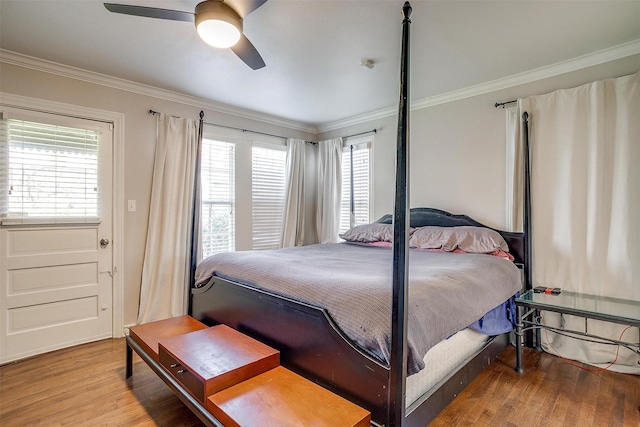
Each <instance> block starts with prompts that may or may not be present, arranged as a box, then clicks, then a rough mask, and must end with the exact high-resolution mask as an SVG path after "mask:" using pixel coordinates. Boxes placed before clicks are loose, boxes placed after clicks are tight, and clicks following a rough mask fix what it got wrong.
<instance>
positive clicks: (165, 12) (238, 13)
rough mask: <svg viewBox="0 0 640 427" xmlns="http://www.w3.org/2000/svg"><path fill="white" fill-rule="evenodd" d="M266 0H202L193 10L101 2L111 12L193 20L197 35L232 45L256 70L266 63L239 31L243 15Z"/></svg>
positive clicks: (213, 43) (218, 44)
mask: <svg viewBox="0 0 640 427" xmlns="http://www.w3.org/2000/svg"><path fill="white" fill-rule="evenodd" d="M266 2H267V0H249V1H233V0H231V1H230V3H233V4H234V5H235V6H236V7H235V8H233V7H231V6H230V5H228V4H227V3H225V2H224V0H205V1H203V2H202V3H199V4H198V5H197V6H196V9H195V11H194V12H193V13H191V12H182V11H179V10H171V9H158V8H156V7H146V6H134V5H128V4H117V3H104V7H106V8H107V10H109V11H110V12H114V13H122V14H125V15H135V16H145V17H148V18H157V19H168V20H171V21H186V22H195V24H196V29H197V31H198V35H199V36H200V38H202V40H203V41H204V42H205V43H207V44H209V45H211V46H214V47H219V48H231V50H232V51H233V53H235V54H236V55H237V56H238V58H240V59H241V60H242V61H244V63H245V64H247V65H248V66H249V67H251V68H252V69H254V70H258V69H260V68H262V67H264V66H265V63H264V60H263V59H262V57H261V56H260V54H259V53H258V51H257V50H256V48H255V47H254V46H253V44H252V43H251V42H250V41H249V39H247V37H245V35H244V34H242V19H243V18H244V17H245V16H247V15H248V14H249V13H251V12H253V11H254V10H256V9H257V8H259V7H260V6H262V5H263V4H264V3H266Z"/></svg>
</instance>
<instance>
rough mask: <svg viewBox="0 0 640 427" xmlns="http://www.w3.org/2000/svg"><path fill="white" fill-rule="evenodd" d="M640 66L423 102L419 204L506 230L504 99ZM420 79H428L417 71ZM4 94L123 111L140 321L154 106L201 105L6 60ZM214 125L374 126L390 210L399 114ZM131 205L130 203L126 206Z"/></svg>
mask: <svg viewBox="0 0 640 427" xmlns="http://www.w3.org/2000/svg"><path fill="white" fill-rule="evenodd" d="M638 70H640V55H635V56H632V57H628V58H624V59H621V60H617V61H613V62H610V63H606V64H602V65H598V66H594V67H591V68H588V69H584V70H580V71H576V72H572V73H567V74H563V75H560V76H556V77H553V78H549V79H545V80H541V81H538V82H535V83H529V84H526V85H521V86H516V87H513V88H510V89H505V90H500V91H496V92H493V93H488V94H484V95H480V96H476V97H473V98H468V99H464V100H460V101H456V102H451V103H447V104H442V105H437V106H433V107H428V108H423V109H420V110H416V111H413V112H412V113H411V152H410V161H411V189H412V190H411V194H410V201H411V206H431V207H436V208H441V209H445V210H448V211H451V212H453V213H467V214H469V215H471V216H473V217H474V218H476V219H477V220H479V221H481V222H484V223H486V224H487V225H490V226H494V227H499V228H504V227H505V223H506V215H505V210H506V207H505V180H506V167H505V165H506V157H505V153H506V151H505V138H506V136H505V113H504V111H503V110H501V109H495V108H494V107H493V104H494V103H495V102H496V101H507V100H511V99H515V98H518V97H520V98H522V97H526V96H529V95H536V94H542V93H547V92H550V91H553V90H555V89H560V88H568V87H574V86H578V85H581V84H584V83H587V82H590V81H594V80H598V79H602V78H607V77H617V76H621V75H625V74H630V73H633V72H635V71H638ZM412 78H413V79H416V78H424V77H420V76H413V77H412ZM0 92H7V93H11V94H16V95H22V96H28V97H33V98H38V99H46V100H52V101H57V102H63V103H67V104H73V105H79V106H87V107H91V108H96V109H102V110H108V111H116V112H120V113H123V114H124V115H125V147H124V161H125V165H124V170H125V177H124V179H125V192H124V193H125V194H124V198H125V200H131V199H135V200H136V201H137V212H133V213H131V212H125V219H124V228H125V229H124V233H125V242H124V251H125V265H124V266H123V268H122V269H121V270H120V271H123V272H124V275H125V278H124V282H125V295H124V297H125V307H124V313H125V316H124V317H125V318H124V323H125V324H132V323H134V322H135V319H136V318H137V309H138V302H139V292H140V277H141V274H142V261H143V254H144V245H145V236H146V229H147V218H148V215H149V199H150V194H151V176H152V168H153V156H154V150H155V121H156V119H155V118H154V117H153V116H150V115H149V114H148V113H147V111H148V110H149V109H153V110H156V111H162V112H166V113H170V114H173V115H176V116H183V117H193V118H197V117H198V113H199V111H200V109H201V108H199V107H197V106H189V105H185V104H182V103H178V102H172V101H167V100H164V99H159V98H154V97H151V96H144V95H139V94H135V93H132V92H128V91H124V90H117V89H113V88H109V87H106V86H102V85H97V84H92V83H87V82H84V81H80V80H75V79H71V78H66V77H61V76H58V75H53V74H48V73H44V72H41V71H36V70H32V69H28V68H22V67H19V66H15V65H8V64H0ZM205 120H206V121H207V122H212V123H219V124H225V125H228V126H236V127H240V128H244V129H252V130H256V131H261V132H267V133H272V134H276V135H282V136H286V137H295V138H302V139H306V140H314V141H317V140H319V139H327V138H332V137H336V136H345V135H350V134H354V133H359V132H364V131H368V130H371V129H373V128H376V129H377V130H378V132H377V134H376V136H375V142H374V145H373V172H374V176H373V182H374V186H375V188H374V194H373V212H372V217H373V219H377V218H379V217H380V216H382V215H383V214H385V213H389V212H392V208H393V197H394V194H393V191H394V183H395V164H394V159H395V143H396V131H397V129H396V127H397V122H396V120H397V119H396V117H386V118H383V119H379V120H374V121H369V122H364V123H360V124H358V125H354V126H349V127H345V128H341V129H336V130H332V131H330V132H324V133H322V134H320V135H312V134H309V133H305V132H301V131H298V130H294V129H289V128H286V127H283V126H276V125H271V124H266V123H263V122H259V121H253V120H249V119H245V118H241V117H237V116H232V115H228V114H222V113H218V112H215V111H210V110H207V109H205ZM313 153H315V149H314V147H312V146H308V147H307V167H308V168H309V170H315V158H314V156H313ZM308 177H309V178H310V179H309V180H308V181H307V186H306V187H307V189H309V190H310V191H308V192H307V196H306V199H307V219H308V221H307V228H306V230H305V242H306V243H312V242H314V241H315V193H314V191H313V188H315V174H310V175H308ZM124 205H125V206H126V203H125V204H124Z"/></svg>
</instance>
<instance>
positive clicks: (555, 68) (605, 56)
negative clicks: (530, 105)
mask: <svg viewBox="0 0 640 427" xmlns="http://www.w3.org/2000/svg"><path fill="white" fill-rule="evenodd" d="M637 54H640V39H638V40H633V41H631V42H628V43H623V44H620V45H617V46H613V47H611V48H608V49H603V50H599V51H596V52H593V53H589V54H587V55H582V56H578V57H576V58H572V59H569V60H566V61H562V62H558V63H556V64H552V65H548V66H545V67H540V68H536V69H534V70H530V71H525V72H523V73H519V74H515V75H512V76H509V77H505V78H501V79H497V80H493V81H490V82H486V83H482V84H479V85H475V86H469V87H466V88H463V89H459V90H454V91H452V92H447V93H443V94H441V95H435V96H431V97H428V98H424V99H419V100H417V101H413V102H412V103H411V111H414V110H420V109H422V108H427V107H433V106H435V105H439V104H446V103H448V102H453V101H459V100H461V99H465V98H471V97H473V96H478V95H483V94H486V93H491V92H495V91H498V90H502V89H508V88H511V87H514V86H519V85H523V84H526V83H532V82H535V81H538V80H543V79H546V78H549V77H554V76H558V75H561V74H565V73H569V72H572V71H577V70H581V69H584V68H588V67H592V66H595V65H599V64H604V63H607V62H611V61H615V60H617V59H622V58H626V57H628V56H632V55H637ZM397 113H398V111H397V107H389V108H384V109H382V110H378V111H374V112H371V113H367V114H361V115H358V116H354V117H350V118H347V119H344V120H337V121H334V122H330V123H325V124H322V125H320V126H318V130H319V132H321V133H322V132H328V131H332V130H336V129H341V128H344V127H347V126H353V125H357V124H361V123H364V122H368V121H372V120H378V119H382V118H385V117H389V116H393V115H395V114H397Z"/></svg>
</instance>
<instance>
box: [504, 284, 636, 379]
mask: <svg viewBox="0 0 640 427" xmlns="http://www.w3.org/2000/svg"><path fill="white" fill-rule="evenodd" d="M516 309H517V321H516V371H518V372H523V369H522V341H523V334H524V331H525V330H533V329H535V330H536V331H538V332H539V330H540V328H546V329H549V330H554V329H555V330H557V328H553V327H549V326H545V325H543V324H542V323H541V322H540V318H539V311H540V310H547V311H554V312H556V313H560V314H570V315H574V316H579V317H583V318H584V319H585V331H571V330H564V329H562V330H561V331H563V332H566V333H568V334H570V335H571V336H573V337H575V338H581V337H589V338H596V339H598V340H600V341H602V342H606V343H608V344H617V345H621V346H624V347H626V348H628V349H629V350H631V351H633V352H635V353H636V354H638V355H640V343H630V342H625V341H617V340H614V339H609V338H605V337H600V336H597V335H593V334H590V333H589V332H588V329H587V320H588V319H595V320H602V321H606V322H612V323H619V324H622V325H630V326H634V327H637V328H640V301H633V300H625V299H619V298H609V297H601V296H597V295H588V294H582V293H577V292H569V291H561V292H560V293H559V294H557V295H554V294H550V293H545V292H534V291H533V290H529V291H527V292H525V293H524V294H522V295H520V296H519V297H518V298H516ZM538 342H539V339H538Z"/></svg>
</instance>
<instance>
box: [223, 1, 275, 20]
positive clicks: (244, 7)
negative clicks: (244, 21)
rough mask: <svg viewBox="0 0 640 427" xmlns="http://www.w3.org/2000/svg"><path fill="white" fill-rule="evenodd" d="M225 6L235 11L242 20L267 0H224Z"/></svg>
mask: <svg viewBox="0 0 640 427" xmlns="http://www.w3.org/2000/svg"><path fill="white" fill-rule="evenodd" d="M224 2H225V3H226V4H228V5H229V6H231V8H232V9H233V10H235V11H236V13H237V14H238V15H240V18H244V17H245V16H247V15H248V14H250V13H251V12H253V11H254V10H256V9H257V8H259V7H260V6H262V5H263V4H265V3H266V2H267V0H224Z"/></svg>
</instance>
